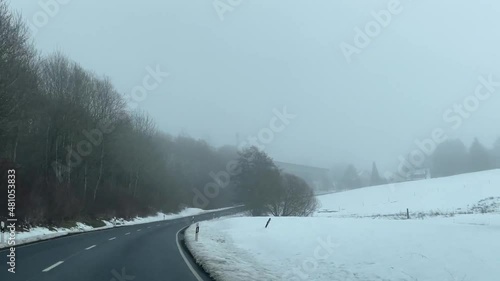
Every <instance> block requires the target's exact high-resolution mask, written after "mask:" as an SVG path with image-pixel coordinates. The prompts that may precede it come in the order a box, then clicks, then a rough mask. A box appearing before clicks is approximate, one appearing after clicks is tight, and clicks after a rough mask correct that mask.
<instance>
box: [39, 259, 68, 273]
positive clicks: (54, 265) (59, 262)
mask: <svg viewBox="0 0 500 281" xmlns="http://www.w3.org/2000/svg"><path fill="white" fill-rule="evenodd" d="M63 262H64V261H58V262H56V263H55V264H53V265H51V266H49V267H47V268H46V269H44V270H42V272H47V271H50V270H51V269H53V268H54V267H56V266H58V265H60V264H61V263H63Z"/></svg>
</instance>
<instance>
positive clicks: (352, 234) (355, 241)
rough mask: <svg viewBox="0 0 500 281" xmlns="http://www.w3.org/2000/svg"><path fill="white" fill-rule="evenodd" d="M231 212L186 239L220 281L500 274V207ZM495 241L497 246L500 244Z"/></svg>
mask: <svg viewBox="0 0 500 281" xmlns="http://www.w3.org/2000/svg"><path fill="white" fill-rule="evenodd" d="M266 221H267V219H266V218H232V219H223V220H218V221H211V222H201V223H200V236H199V241H198V242H195V241H194V229H193V226H192V227H190V228H189V229H188V230H187V234H186V242H187V245H188V247H189V249H190V250H191V252H192V253H193V254H194V256H195V258H196V260H197V261H198V262H199V263H201V264H203V266H204V267H205V269H206V270H207V271H208V272H209V273H210V274H211V275H212V276H213V277H214V278H215V279H216V280H218V281H240V280H241V281H251V280H255V281H261V280H266V281H267V280H287V281H288V280H292V281H293V280H314V281H334V280H339V281H351V280H363V281H368V280H369V281H375V280H400V281H403V280H408V281H410V280H411V281H413V280H426V281H445V280H450V281H453V280H464V281H465V280H472V281H474V280H481V281H497V280H498V276H500V259H499V258H498V249H500V239H498V237H499V236H498V233H499V231H500V216H499V215H492V214H488V215H465V216H461V217H459V218H432V219H428V220H373V219H367V218H364V219H352V218H345V219H338V218H273V220H272V221H271V223H270V227H269V228H268V229H265V228H264V225H265V223H266ZM495 249H496V250H495Z"/></svg>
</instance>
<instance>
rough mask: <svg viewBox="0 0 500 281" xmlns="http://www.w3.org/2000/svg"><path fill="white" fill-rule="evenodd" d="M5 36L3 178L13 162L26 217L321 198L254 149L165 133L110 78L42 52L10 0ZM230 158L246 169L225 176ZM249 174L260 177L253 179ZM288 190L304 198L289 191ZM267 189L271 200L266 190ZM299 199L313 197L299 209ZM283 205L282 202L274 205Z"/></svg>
mask: <svg viewBox="0 0 500 281" xmlns="http://www.w3.org/2000/svg"><path fill="white" fill-rule="evenodd" d="M0 44H1V45H0V170H1V171H2V179H1V183H0V185H1V187H2V190H6V189H4V187H5V185H6V183H7V180H6V173H5V171H7V169H16V216H17V217H18V218H19V219H20V220H21V221H22V222H24V223H25V224H28V225H39V224H60V223H62V222H65V221H74V220H82V219H91V220H92V219H94V220H95V219H97V218H111V217H115V216H117V217H124V218H130V217H133V216H137V215H139V216H143V215H149V214H153V213H155V212H158V211H163V212H176V211H179V210H181V209H182V208H185V207H190V206H192V207H202V208H205V209H210V208H220V207H227V206H233V205H235V204H240V203H242V202H243V203H247V204H249V205H250V207H254V208H255V209H256V210H257V209H258V211H255V212H254V214H259V215H265V214H274V215H309V214H310V213H311V210H312V209H314V207H315V206H316V205H315V204H316V203H315V202H316V201H315V199H314V197H313V193H312V190H311V188H310V187H309V186H307V184H306V183H305V182H304V181H303V180H301V179H298V178H296V177H295V176H291V175H282V172H281V171H278V170H277V168H276V166H275V165H274V163H273V162H272V160H271V159H270V158H269V157H268V156H267V155H266V154H265V153H263V152H261V151H258V150H257V149H256V148H248V149H246V150H245V151H242V152H238V151H237V149H236V147H233V146H224V147H221V148H214V147H211V146H210V145H208V144H207V143H206V142H205V141H202V140H195V139H193V138H190V137H188V136H177V137H173V136H170V135H168V134H165V133H163V132H161V131H159V130H158V129H157V128H156V125H155V122H154V121H153V120H152V119H151V118H150V117H149V116H148V115H147V114H146V113H145V112H141V111H132V110H129V109H128V105H127V103H126V102H125V100H124V97H123V95H122V94H121V93H119V92H118V91H117V90H116V89H115V88H114V86H113V84H112V83H111V82H110V80H109V79H107V78H106V77H100V76H97V75H95V74H94V73H92V72H91V71H88V70H86V69H84V68H83V67H82V66H80V65H79V64H78V63H76V62H74V61H72V60H71V59H69V58H68V57H66V56H64V55H63V54H61V53H54V54H52V55H49V56H47V57H43V56H40V55H39V54H38V52H37V50H36V48H35V47H34V46H33V44H32V43H31V38H30V34H29V31H28V29H27V28H26V26H25V25H24V24H23V22H22V20H21V17H20V16H18V15H16V14H13V13H12V12H10V11H9V9H8V7H7V5H6V2H5V1H4V0H0ZM248 153H251V154H252V155H261V156H262V157H264V158H266V159H267V162H265V165H267V166H262V167H257V166H258V165H260V164H259V163H257V162H254V159H253V158H252V159H249V158H248V157H247V156H248ZM238 158H239V159H240V160H239V161H238V160H237V159H238ZM230 163H236V164H235V166H236V167H238V166H240V168H238V169H237V170H240V171H242V172H241V173H239V174H238V175H236V174H232V176H233V178H234V179H235V180H233V179H230V180H229V179H226V181H228V182H220V180H221V178H220V176H221V175H222V176H223V177H225V176H226V175H228V174H227V172H226V171H227V169H228V166H230V165H228V164H230ZM241 165H246V166H245V169H242V168H241ZM256 165H257V166H256ZM248 167H252V168H251V169H248ZM256 169H257V170H258V172H257V170H256ZM262 171H264V174H269V173H271V174H273V177H265V176H264V174H262V173H261V172H262ZM261 175H262V178H259V177H260V176H261ZM253 176H256V177H257V178H259V184H258V185H252V183H251V181H253V178H252V177H253ZM236 178H238V180H236ZM214 184H215V187H214ZM237 187H239V188H237ZM214 189H215V191H214ZM249 190H253V191H251V192H248V191H249ZM291 190H293V191H294V193H295V194H298V195H300V196H302V197H301V198H300V200H297V198H295V197H294V196H290V191H291ZM269 192H273V195H274V197H273V199H272V200H270V199H269V198H266V196H267V195H268V194H270V193H269ZM277 192H278V193H277ZM279 192H281V193H282V194H281V195H280V194H279ZM248 194H253V195H254V196H253V197H252V196H250V197H245V196H246V195H248ZM5 195H6V193H5ZM200 197H202V200H201V203H200V204H197V203H198V202H199V201H196V200H199V199H200ZM2 198H3V196H2ZM286 202H289V204H288V203H286ZM300 202H303V204H308V205H307V206H304V208H301V206H298V205H299V203H300ZM281 203H283V204H285V206H284V207H283V208H278V207H277V206H278V205H279V204H281ZM6 204H7V200H2V201H1V202H0V208H1V210H2V211H1V213H0V216H3V217H5V216H6V214H5V212H6V210H7V206H6ZM270 204H274V207H273V208H272V209H271V208H270Z"/></svg>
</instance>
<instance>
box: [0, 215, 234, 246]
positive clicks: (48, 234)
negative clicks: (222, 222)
mask: <svg viewBox="0 0 500 281" xmlns="http://www.w3.org/2000/svg"><path fill="white" fill-rule="evenodd" d="M231 208H232V207H229V208H222V209H215V210H202V209H197V208H186V209H184V210H182V211H181V212H179V213H177V214H164V213H160V212H159V213H157V214H156V215H154V216H149V217H136V218H133V219H131V220H128V221H127V220H124V219H117V220H116V221H114V223H115V224H116V226H128V225H137V224H145V223H151V222H156V221H163V220H173V219H178V218H185V217H191V216H195V215H200V214H206V213H211V212H218V211H223V210H227V209H231ZM102 222H103V223H104V224H105V226H102V227H92V226H89V225H86V224H84V223H81V222H77V223H76V226H75V227H72V228H62V227H60V228H59V227H56V228H51V229H49V228H47V227H34V228H31V229H30V230H28V231H22V232H16V238H15V242H16V245H23V244H28V243H33V242H37V241H42V240H48V239H53V238H56V237H60V236H65V235H68V234H75V233H82V232H89V231H97V230H103V229H108V228H112V227H114V225H113V222H112V221H106V220H102ZM4 235H5V236H4V243H3V244H1V243H0V249H3V248H8V247H10V246H8V245H7V244H6V243H5V242H6V241H5V240H6V239H7V236H8V233H5V234H4Z"/></svg>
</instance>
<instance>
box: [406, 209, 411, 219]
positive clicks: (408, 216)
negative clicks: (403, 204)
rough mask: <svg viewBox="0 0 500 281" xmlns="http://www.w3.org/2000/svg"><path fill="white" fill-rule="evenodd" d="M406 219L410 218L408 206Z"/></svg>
mask: <svg viewBox="0 0 500 281" xmlns="http://www.w3.org/2000/svg"><path fill="white" fill-rule="evenodd" d="M406 219H410V210H409V209H408V208H406Z"/></svg>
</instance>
